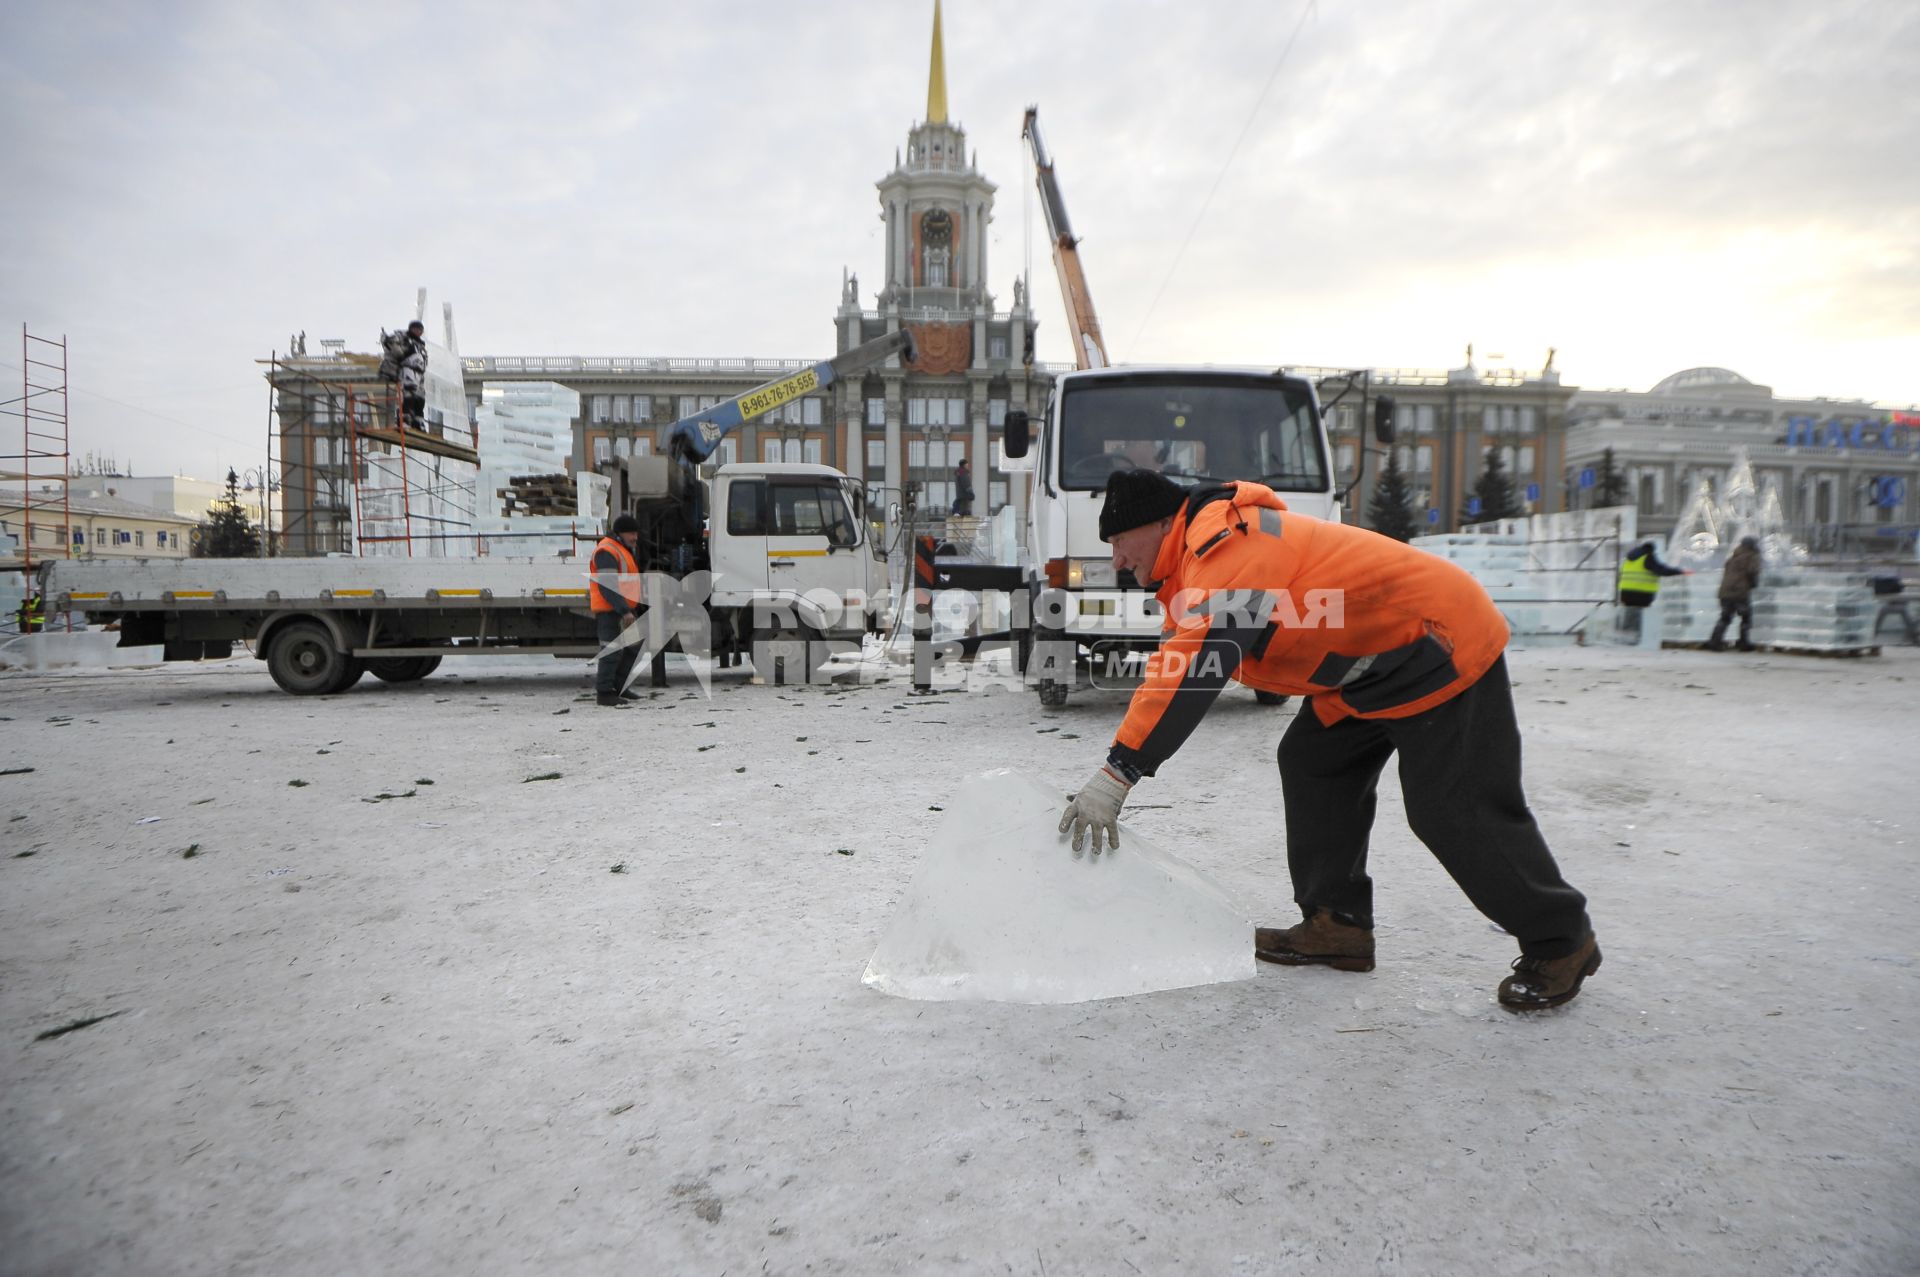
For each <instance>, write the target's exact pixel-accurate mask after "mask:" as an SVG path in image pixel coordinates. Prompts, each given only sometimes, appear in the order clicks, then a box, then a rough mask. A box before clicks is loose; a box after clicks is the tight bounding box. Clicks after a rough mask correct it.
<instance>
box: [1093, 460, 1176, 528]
mask: <svg viewBox="0 0 1920 1277" xmlns="http://www.w3.org/2000/svg"><path fill="white" fill-rule="evenodd" d="M1186 502H1187V490H1186V489H1185V488H1183V487H1181V486H1180V485H1179V484H1177V483H1175V482H1174V481H1173V480H1171V479H1169V478H1167V477H1166V476H1165V475H1163V474H1161V473H1160V472H1159V471H1157V470H1116V471H1114V472H1113V473H1112V474H1110V475H1108V476H1107V500H1106V503H1105V504H1104V505H1102V506H1101V507H1100V539H1101V540H1102V541H1111V540H1113V538H1114V537H1116V536H1118V535H1119V534H1120V533H1122V532H1131V531H1133V530H1134V529H1135V528H1144V527H1146V526H1147V525H1148V524H1149V523H1157V522H1159V521H1160V520H1161V519H1169V518H1172V517H1173V516H1174V515H1176V514H1178V513H1180V507H1181V506H1183V505H1185V504H1186Z"/></svg>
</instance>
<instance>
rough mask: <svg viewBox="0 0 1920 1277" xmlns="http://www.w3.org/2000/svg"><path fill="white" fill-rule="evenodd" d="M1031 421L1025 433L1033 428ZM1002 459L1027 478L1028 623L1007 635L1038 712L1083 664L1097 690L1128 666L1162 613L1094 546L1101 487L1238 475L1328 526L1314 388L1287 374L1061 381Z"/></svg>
mask: <svg viewBox="0 0 1920 1277" xmlns="http://www.w3.org/2000/svg"><path fill="white" fill-rule="evenodd" d="M1035 425H1037V427H1038V428H1037V429H1034V428H1033V427H1034V426H1035ZM1004 441H1005V450H1006V452H1007V455H1008V457H1009V458H1012V459H1014V462H1013V464H1014V465H1015V466H1016V467H1017V466H1020V465H1021V463H1022V460H1024V463H1025V468H1026V469H1027V470H1028V472H1029V478H1028V501H1027V522H1026V528H1025V547H1024V548H1025V554H1024V556H1023V557H1024V567H1025V576H1026V588H1027V598H1028V602H1029V605H1030V613H1029V617H1030V621H1029V624H1028V626H1027V627H1025V628H1024V629H1023V628H1022V627H1020V626H1018V625H1016V627H1015V631H1016V632H1015V638H1016V643H1017V648H1018V651H1019V655H1020V661H1021V668H1022V669H1023V671H1025V673H1026V674H1027V677H1028V681H1029V682H1030V683H1031V684H1032V685H1033V686H1034V687H1035V688H1036V690H1037V691H1038V692H1039V695H1040V700H1041V703H1042V704H1045V705H1048V706H1058V705H1061V704H1064V703H1065V701H1066V698H1067V694H1068V692H1069V691H1070V690H1071V689H1072V688H1073V687H1074V685H1075V683H1076V682H1077V680H1078V677H1079V671H1080V670H1081V669H1087V670H1088V671H1089V672H1090V673H1091V674H1092V676H1093V677H1094V678H1095V679H1096V681H1104V678H1103V676H1110V677H1114V678H1121V677H1124V676H1125V674H1124V671H1126V670H1129V669H1137V667H1138V662H1139V660H1140V659H1141V657H1142V655H1143V654H1144V653H1145V652H1148V651H1151V650H1152V648H1153V647H1154V646H1155V645H1156V644H1157V643H1158V641H1159V636H1160V624H1161V618H1160V609H1159V604H1158V602H1157V601H1156V600H1155V599H1154V598H1153V597H1152V595H1150V594H1148V593H1146V592H1145V591H1144V590H1142V589H1140V588H1139V583H1138V582H1136V581H1134V580H1133V578H1132V577H1131V575H1130V574H1129V575H1126V576H1124V577H1123V576H1120V575H1117V574H1116V573H1115V572H1114V568H1113V554H1112V550H1111V549H1110V548H1109V547H1108V546H1107V545H1106V543H1104V542H1103V541H1101V540H1100V507H1101V505H1102V503H1103V501H1104V500H1105V495H1106V486H1107V478H1108V476H1110V475H1112V474H1113V473H1114V472H1115V471H1118V470H1127V469H1143V470H1154V471H1157V472H1158V473H1160V474H1163V475H1165V476H1166V477H1167V478H1169V479H1172V480H1174V481H1175V482H1176V483H1180V484H1183V485H1185V486H1188V487H1200V486H1205V485H1209V484H1214V483H1221V482H1225V481H1227V480H1232V479H1249V480H1253V481H1255V482H1258V483H1262V484H1265V485H1266V486H1267V487H1270V488H1272V489H1273V490H1274V491H1275V492H1277V493H1279V495H1280V497H1281V498H1282V499H1283V500H1284V501H1285V502H1286V503H1287V506H1288V508H1289V509H1291V510H1294V511H1296V512H1299V513H1301V514H1307V515H1312V516H1313V517H1315V518H1321V519H1329V520H1336V521H1337V520H1338V519H1339V517H1340V508H1339V504H1338V502H1337V500H1336V497H1335V493H1336V485H1335V480H1334V474H1333V465H1332V459H1331V457H1330V455H1329V450H1328V445H1327V434H1326V428H1325V426H1324V424H1323V422H1322V420H1321V415H1320V403H1319V399H1318V396H1317V395H1316V393H1315V390H1314V385H1313V383H1312V382H1311V381H1308V380H1307V379H1305V378H1303V377H1300V376H1296V375H1293V374H1290V373H1288V372H1286V371H1285V370H1279V371H1274V370H1267V369H1255V368H1229V367H1217V368H1216V367H1203V368H1177V367H1168V366H1138V367H1120V368H1092V369H1085V370H1081V371H1078V372H1070V373H1064V374H1062V375H1061V376H1060V378H1059V380H1057V381H1056V382H1055V383H1054V387H1053V391H1052V394H1051V396H1050V397H1049V399H1048V401H1047V406H1046V409H1045V412H1044V413H1043V415H1042V417H1041V419H1040V420H1039V422H1037V423H1033V422H1030V421H1029V419H1028V418H1027V415H1026V414H1025V413H1023V412H1019V411H1014V412H1009V413H1008V414H1007V425H1006V431H1005V436H1004Z"/></svg>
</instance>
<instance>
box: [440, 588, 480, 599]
mask: <svg viewBox="0 0 1920 1277" xmlns="http://www.w3.org/2000/svg"><path fill="white" fill-rule="evenodd" d="M434 593H435V594H438V595H439V596H440V597H441V598H443V599H477V598H479V597H480V596H481V595H482V594H484V593H485V591H484V590H435V591H434Z"/></svg>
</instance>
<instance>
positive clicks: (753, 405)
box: [740, 368, 820, 418]
mask: <svg viewBox="0 0 1920 1277" xmlns="http://www.w3.org/2000/svg"><path fill="white" fill-rule="evenodd" d="M819 388H820V374H819V373H817V372H815V371H814V370H813V369H811V368H809V369H807V370H806V371H805V372H803V373H799V374H797V375H795V376H792V377H789V378H787V379H786V380H785V381H781V382H776V383H774V384H773V385H771V386H768V387H767V388H766V389H765V390H756V391H754V392H753V393H752V394H750V395H747V396H745V397H743V398H742V399H741V400H740V416H741V417H742V418H747V417H757V416H759V415H760V414H761V413H763V412H768V411H771V410H772V409H774V408H778V407H779V406H780V405H781V404H783V403H786V402H787V401H788V400H790V399H798V398H799V397H800V396H801V395H804V394H806V393H807V392H808V391H810V390H818V389H819Z"/></svg>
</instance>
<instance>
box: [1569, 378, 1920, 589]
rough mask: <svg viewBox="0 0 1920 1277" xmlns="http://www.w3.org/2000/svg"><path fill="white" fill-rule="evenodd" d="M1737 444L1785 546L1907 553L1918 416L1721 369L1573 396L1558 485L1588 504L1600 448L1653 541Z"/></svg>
mask: <svg viewBox="0 0 1920 1277" xmlns="http://www.w3.org/2000/svg"><path fill="white" fill-rule="evenodd" d="M1742 448H1744V449H1745V450H1746V453H1747V456H1748V458H1749V460H1750V462H1751V463H1752V466H1753V478H1754V483H1755V485H1756V487H1757V488H1758V489H1759V490H1760V492H1761V493H1762V494H1764V493H1765V492H1766V490H1767V489H1768V487H1769V486H1771V487H1772V488H1773V489H1774V490H1775V491H1776V492H1777V493H1778V494H1779V498H1780V507H1781V511H1782V513H1783V514H1784V515H1785V517H1786V520H1787V524H1788V527H1789V529H1790V531H1791V532H1792V534H1793V537H1794V539H1795V540H1797V541H1800V542H1802V543H1803V544H1805V545H1806V546H1808V548H1810V549H1812V550H1814V551H1816V552H1823V553H1849V554H1852V553H1869V554H1871V553H1901V552H1910V551H1911V550H1912V548H1913V543H1914V537H1915V531H1916V529H1915V526H1914V525H1915V524H1916V522H1920V411H1913V410H1908V411H1890V410H1887V409H1884V408H1877V407H1875V406H1874V405H1872V404H1868V403H1863V402H1860V401H1858V400H1836V399H1779V398H1776V397H1775V396H1774V393H1773V390H1772V388H1771V387H1768V386H1763V385H1758V384H1756V383H1754V382H1751V381H1749V380H1747V379H1746V378H1745V377H1742V376H1741V375H1740V374H1739V373H1736V372H1731V371H1729V370H1727V369H1725V368H1689V369H1687V370H1686V371H1684V372H1677V373H1675V374H1673V375H1672V376H1671V377H1668V378H1666V379H1665V380H1663V381H1661V382H1660V383H1659V384H1658V385H1656V386H1654V387H1653V388H1652V389H1651V390H1647V391H1631V390H1582V391H1579V392H1578V393H1576V394H1575V395H1574V397H1573V403H1572V405H1571V406H1570V408H1569V410H1568V431H1567V455H1566V465H1565V470H1564V472H1563V474H1562V475H1561V482H1562V486H1563V488H1564V490H1565V491H1566V493H1567V494H1568V496H1569V498H1570V499H1571V500H1572V501H1573V503H1574V504H1575V505H1580V506H1584V505H1587V504H1591V503H1592V499H1593V498H1592V492H1593V488H1592V486H1591V484H1592V480H1593V476H1594V475H1595V474H1597V472H1599V471H1600V470H1601V468H1602V465H1603V457H1604V454H1605V453H1606V452H1608V451H1609V450H1611V451H1612V453H1613V464H1614V466H1615V468H1616V469H1618V470H1619V471H1620V472H1621V473H1622V474H1623V475H1624V477H1625V479H1626V482H1627V491H1628V496H1629V499H1630V500H1632V501H1633V502H1634V503H1635V504H1636V505H1638V506H1639V510H1640V518H1639V525H1640V527H1641V529H1642V530H1644V531H1647V532H1651V533H1656V534H1664V533H1667V532H1670V531H1671V530H1672V529H1673V526H1674V523H1675V522H1676V520H1678V518H1679V517H1680V515H1681V514H1682V512H1683V511H1684V510H1685V508H1686V505H1687V501H1688V498H1689V497H1690V496H1691V495H1692V493H1693V490H1694V488H1695V487H1696V486H1698V483H1699V480H1700V479H1702V478H1707V479H1711V480H1712V482H1713V487H1714V492H1715V494H1716V496H1718V495H1720V494H1721V491H1722V489H1723V487H1724V486H1725V481H1726V478H1727V474H1728V472H1729V470H1730V469H1731V468H1732V466H1733V464H1734V454H1735V451H1736V450H1737V449H1742Z"/></svg>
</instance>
